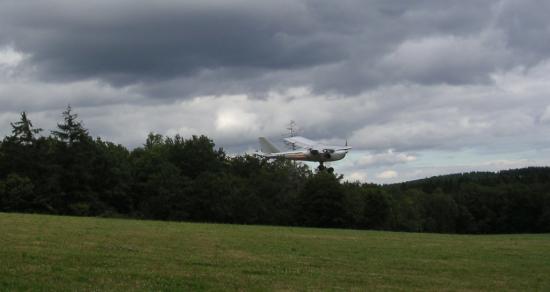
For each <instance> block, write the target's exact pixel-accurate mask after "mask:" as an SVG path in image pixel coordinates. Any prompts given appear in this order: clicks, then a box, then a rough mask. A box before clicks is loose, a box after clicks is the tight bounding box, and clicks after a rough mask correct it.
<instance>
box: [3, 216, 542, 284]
mask: <svg viewBox="0 0 550 292" xmlns="http://www.w3.org/2000/svg"><path fill="white" fill-rule="evenodd" d="M549 275H550V235H548V234H546V235H490V236H462V235H439V234H417V233H397V232H372V231H355V230H335V229H308V228H284V227H261V226H239V225H216V224H190V223H173V222H158V221H137V220H116V219H100V218H77V217H57V216H42V215H21V214H3V213H0V290H2V291H4V290H56V291H58V290H65V291H66V290H98V289H99V290H120V291H125V290H319V289H322V290H341V289H343V290H383V289H388V290H415V289H416V290H439V291H440V290H521V291H549V290H550V276H549Z"/></svg>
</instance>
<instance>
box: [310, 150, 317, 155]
mask: <svg viewBox="0 0 550 292" xmlns="http://www.w3.org/2000/svg"><path fill="white" fill-rule="evenodd" d="M309 152H310V153H311V154H313V155H319V150H316V149H311V150H309Z"/></svg>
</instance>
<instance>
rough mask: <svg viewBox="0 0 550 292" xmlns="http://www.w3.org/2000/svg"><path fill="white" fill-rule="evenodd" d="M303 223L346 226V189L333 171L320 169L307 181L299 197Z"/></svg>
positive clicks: (320, 225) (307, 224)
mask: <svg viewBox="0 0 550 292" xmlns="http://www.w3.org/2000/svg"><path fill="white" fill-rule="evenodd" d="M298 204H299V217H300V221H301V223H302V224H303V225H306V226H317V227H322V226H325V227H342V226H344V224H345V222H346V219H345V211H344V190H343V187H342V185H341V184H340V182H339V181H338V178H336V176H335V175H334V174H332V173H329V172H325V171H320V172H318V173H317V174H315V175H313V176H311V177H309V178H308V180H307V181H306V184H305V186H304V189H303V190H302V192H301V193H300V197H299V199H298Z"/></svg>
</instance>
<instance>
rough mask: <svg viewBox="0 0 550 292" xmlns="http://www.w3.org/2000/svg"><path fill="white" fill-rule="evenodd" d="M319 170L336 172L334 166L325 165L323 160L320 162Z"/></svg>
mask: <svg viewBox="0 0 550 292" xmlns="http://www.w3.org/2000/svg"><path fill="white" fill-rule="evenodd" d="M317 171H319V172H321V171H326V172H328V173H334V168H332V167H328V168H327V167H325V165H324V164H323V162H319V167H317Z"/></svg>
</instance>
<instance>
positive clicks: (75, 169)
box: [0, 106, 550, 233]
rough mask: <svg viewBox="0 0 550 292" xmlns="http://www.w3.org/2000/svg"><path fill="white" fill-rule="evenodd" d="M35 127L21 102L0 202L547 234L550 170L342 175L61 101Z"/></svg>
mask: <svg viewBox="0 0 550 292" xmlns="http://www.w3.org/2000/svg"><path fill="white" fill-rule="evenodd" d="M62 117H63V120H62V121H61V122H60V123H59V124H58V125H57V128H56V129H55V130H53V131H50V132H49V134H48V135H44V131H43V130H42V129H40V128H35V127H34V126H33V124H32V122H31V120H30V119H29V118H28V117H27V114H26V113H25V112H23V113H21V117H20V120H19V121H16V122H13V123H11V127H12V132H11V134H9V135H7V136H6V137H4V138H3V140H2V141H1V142H0V212H26V213H45V214H60V215H77V216H104V217H124V218H141V219H155V220H174V221H196V222H219V223H238V224H268V225H285V226H314V227H337V228H356V229H377V230H395V231H414V232H442V233H526V232H550V168H548V167H530V168H524V169H516V170H507V171H500V172H497V173H492V172H472V173H464V174H453V175H445V176H439V177H433V178H428V179H422V180H417V181H411V182H405V183H398V184H392V185H376V184H364V183H359V182H347V181H344V180H343V179H342V176H337V175H334V174H332V173H328V172H324V171H321V172H318V171H312V170H311V169H309V168H308V167H307V166H306V165H302V164H299V163H298V164H296V163H292V162H289V161H286V160H272V161H268V160H265V159H262V158H258V157H254V156H249V155H245V156H237V157H230V156H227V155H226V153H225V152H224V151H223V149H221V148H216V147H215V144H214V142H213V141H212V140H211V139H209V138H208V137H206V136H192V137H188V138H184V137H181V136H179V135H175V136H174V137H165V136H162V135H159V134H154V133H151V134H149V135H148V137H147V138H146V140H145V143H144V144H143V146H141V147H137V148H135V149H132V150H129V149H127V148H126V147H124V146H122V145H118V144H114V143H112V142H108V141H104V140H102V139H101V138H95V139H94V138H92V137H91V136H90V134H89V132H88V130H87V129H86V128H85V127H84V126H83V123H82V121H80V120H79V119H78V115H77V114H75V113H74V112H73V111H72V109H71V107H70V106H69V107H67V109H66V110H65V111H64V112H63V113H62Z"/></svg>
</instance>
